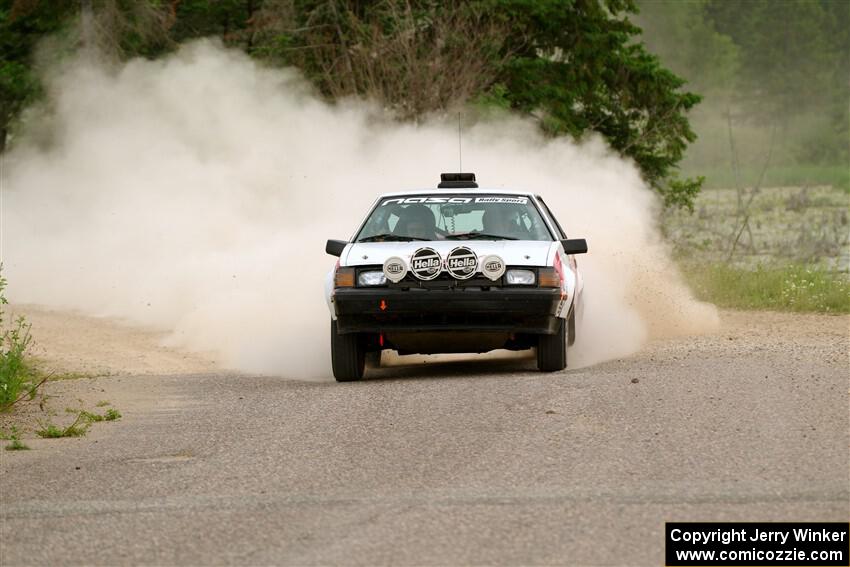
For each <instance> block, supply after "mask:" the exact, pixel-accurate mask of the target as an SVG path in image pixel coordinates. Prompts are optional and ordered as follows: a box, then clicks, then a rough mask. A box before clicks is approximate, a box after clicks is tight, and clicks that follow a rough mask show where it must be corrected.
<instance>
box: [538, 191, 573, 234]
mask: <svg viewBox="0 0 850 567" xmlns="http://www.w3.org/2000/svg"><path fill="white" fill-rule="evenodd" d="M537 200H538V201H539V202H540V204H541V205H543V210H544V211H546V216H548V217H549V219H550V220H551V221H552V224H554V225H555V230H557V231H558V238H560V239H564V238H566V237H567V233H566V232H564V229H563V228H561V224H560V223H559V222H558V219H557V218H555V215H553V214H552V211H550V210H549V205H547V204H546V201H544V200H543V199H542V198H540V196H539V195H537Z"/></svg>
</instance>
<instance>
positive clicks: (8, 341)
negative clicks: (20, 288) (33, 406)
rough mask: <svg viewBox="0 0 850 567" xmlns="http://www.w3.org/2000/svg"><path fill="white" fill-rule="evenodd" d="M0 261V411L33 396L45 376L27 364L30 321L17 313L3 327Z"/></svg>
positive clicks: (30, 340)
mask: <svg viewBox="0 0 850 567" xmlns="http://www.w3.org/2000/svg"><path fill="white" fill-rule="evenodd" d="M2 270H3V266H2V264H0V331H2V334H0V411H5V410H8V409H9V408H11V407H12V406H13V405H15V404H16V403H17V402H19V401H21V400H22V399H24V398H29V399H32V398H34V397H35V394H36V391H37V390H38V387H39V386H41V385H42V384H43V383H44V382H45V381H46V380H47V378H46V377H45V378H44V379H39V377H38V375H37V374H36V373H35V372H34V370H33V369H32V368H30V366H29V365H28V364H27V361H26V359H25V355H26V354H27V351H28V349H29V346H30V343H31V342H32V335H30V325H29V324H28V323H27V322H26V320H25V319H24V318H23V317H18V318H17V319H15V320H14V321H13V322H12V325H11V327H9V328H6V324H5V319H6V313H5V311H4V309H3V307H4V306H5V305H7V304H8V301H7V300H6V296H5V295H4V294H3V292H4V290H5V289H6V278H4V277H3V274H2Z"/></svg>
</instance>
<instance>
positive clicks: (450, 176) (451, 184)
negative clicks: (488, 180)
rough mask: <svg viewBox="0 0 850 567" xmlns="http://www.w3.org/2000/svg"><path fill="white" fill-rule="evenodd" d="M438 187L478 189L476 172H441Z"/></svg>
mask: <svg viewBox="0 0 850 567" xmlns="http://www.w3.org/2000/svg"><path fill="white" fill-rule="evenodd" d="M437 189H478V183H476V182H475V174H474V173H441V174H440V184H439V185H437Z"/></svg>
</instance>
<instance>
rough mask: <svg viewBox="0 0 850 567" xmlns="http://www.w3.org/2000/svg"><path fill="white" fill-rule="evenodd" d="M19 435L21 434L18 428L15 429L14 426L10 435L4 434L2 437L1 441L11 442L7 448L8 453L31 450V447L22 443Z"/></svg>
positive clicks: (0, 436)
mask: <svg viewBox="0 0 850 567" xmlns="http://www.w3.org/2000/svg"><path fill="white" fill-rule="evenodd" d="M19 435H20V434H19V432H18V428H17V427H15V426H14V425H13V426H12V430H11V431H10V432H9V433H8V434H6V433H3V434H1V435H0V439H3V440H6V441H11V443H9V444H8V445H6V447H5V449H6V450H7V451H27V450H29V447H28V446H27V445H25V444H24V442H23V441H21V439H20V436H19Z"/></svg>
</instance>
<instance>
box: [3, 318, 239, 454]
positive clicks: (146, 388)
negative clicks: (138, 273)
mask: <svg viewBox="0 0 850 567" xmlns="http://www.w3.org/2000/svg"><path fill="white" fill-rule="evenodd" d="M9 315H10V318H11V319H14V318H16V317H18V316H23V317H25V318H26V320H27V321H28V322H29V323H31V324H32V336H33V343H32V357H33V359H34V360H35V363H36V366H37V368H38V369H39V370H40V371H41V372H44V373H45V374H49V375H51V379H50V380H49V381H48V382H47V383H46V384H45V385H44V386H42V388H41V390H40V394H39V396H37V398H36V399H35V400H34V401H30V402H22V403H19V404H18V405H17V406H16V407H15V410H14V411H13V412H9V413H5V414H0V432H3V433H9V431H10V430H11V427H12V426H15V427H16V428H17V430H19V431H20V433H21V435H22V437H23V438H26V439H32V438H34V437H35V430H36V429H39V428H41V427H43V426H44V425H45V424H47V423H53V424H55V425H57V426H60V427H62V426H67V425H68V424H70V423H71V422H73V420H74V417H75V416H74V414H72V413H69V412H68V411H66V410H68V409H76V410H85V411H89V412H94V413H99V414H103V413H104V412H105V411H106V410H107V409H109V408H110V407H114V408H116V409H118V411H120V412H122V413H123V414H127V413H128V412H129V413H132V412H138V411H142V410H144V409H145V408H147V407H149V406H153V405H156V404H157V403H158V394H159V393H158V392H157V388H158V387H159V386H158V382H157V381H156V380H150V379H147V378H150V377H153V376H164V375H191V374H209V373H216V372H221V371H223V370H225V369H224V368H223V367H222V366H221V365H220V364H219V363H218V362H217V361H216V359H215V356H214V355H212V354H208V355H205V354H203V353H194V352H185V351H181V350H178V349H174V348H170V347H166V346H163V345H162V342H163V340H164V339H165V336H166V333H164V332H163V331H158V330H156V329H146V328H140V327H138V326H132V325H129V324H126V323H124V322H122V321H119V320H115V319H108V318H98V317H89V316H85V315H81V314H78V313H73V312H68V311H58V310H53V309H48V308H45V307H39V306H35V305H24V306H20V305H16V306H11V307H10V308H9ZM3 444H4V445H5V443H3Z"/></svg>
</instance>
